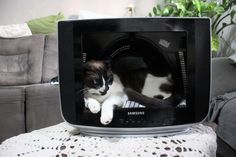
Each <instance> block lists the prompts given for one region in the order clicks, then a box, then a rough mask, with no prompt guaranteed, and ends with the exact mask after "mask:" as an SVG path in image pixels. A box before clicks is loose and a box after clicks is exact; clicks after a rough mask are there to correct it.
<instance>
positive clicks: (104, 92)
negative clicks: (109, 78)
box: [99, 90, 107, 95]
mask: <svg viewBox="0 0 236 157" xmlns="http://www.w3.org/2000/svg"><path fill="white" fill-rule="evenodd" d="M99 93H101V95H105V94H107V91H106V90H105V91H99Z"/></svg>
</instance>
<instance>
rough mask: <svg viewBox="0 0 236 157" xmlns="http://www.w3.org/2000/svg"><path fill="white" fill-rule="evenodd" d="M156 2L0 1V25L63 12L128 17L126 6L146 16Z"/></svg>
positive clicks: (115, 0) (103, 0) (136, 0)
mask: <svg viewBox="0 0 236 157" xmlns="http://www.w3.org/2000/svg"><path fill="white" fill-rule="evenodd" d="M156 1H157V0H148V1H147V0H0V25H3V24H15V23H23V22H25V21H27V20H30V19H33V18H38V17H43V16H47V15H51V14H57V13H58V12H60V11H61V12H63V13H64V15H65V16H66V17H68V16H69V15H73V14H78V13H79V11H81V10H87V11H92V12H96V13H100V14H108V15H112V16H118V17H124V16H128V13H127V6H128V5H129V4H134V5H135V7H136V8H135V9H136V15H138V16H146V15H147V14H148V12H149V10H150V9H151V8H152V7H153V5H154V4H155V2H156Z"/></svg>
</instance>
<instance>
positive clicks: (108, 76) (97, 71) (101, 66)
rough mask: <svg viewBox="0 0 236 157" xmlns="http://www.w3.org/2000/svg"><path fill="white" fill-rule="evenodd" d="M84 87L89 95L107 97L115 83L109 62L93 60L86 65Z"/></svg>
mask: <svg viewBox="0 0 236 157" xmlns="http://www.w3.org/2000/svg"><path fill="white" fill-rule="evenodd" d="M84 72H85V75H84V87H85V89H86V91H87V92H88V93H89V94H93V95H106V93H107V91H108V90H109V87H110V85H111V84H112V83H113V74H112V71H111V68H110V64H109V63H108V62H107V61H95V60H91V61H88V62H86V63H85V71H84Z"/></svg>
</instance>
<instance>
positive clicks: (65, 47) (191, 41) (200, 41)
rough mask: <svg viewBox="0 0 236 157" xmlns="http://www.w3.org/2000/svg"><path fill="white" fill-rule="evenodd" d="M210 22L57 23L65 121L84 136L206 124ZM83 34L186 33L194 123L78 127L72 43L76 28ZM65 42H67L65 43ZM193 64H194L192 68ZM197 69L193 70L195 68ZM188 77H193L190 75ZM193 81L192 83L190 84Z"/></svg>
mask: <svg viewBox="0 0 236 157" xmlns="http://www.w3.org/2000/svg"><path fill="white" fill-rule="evenodd" d="M210 25H211V21H210V19H209V18H166V17H165V18H114V19H89V20H70V21H60V22H59V23H58V49H59V82H60V84H59V86H60V102H61V112H62V116H63V119H64V120H65V121H66V122H68V123H69V124H71V125H73V126H75V127H78V128H80V129H81V132H83V133H85V134H90V135H91V134H92V135H103V136H111V135H112V136H115V135H116V136H118V135H122V136H124V135H147V134H148V135H153V134H155V135H156V134H158V135H160V134H173V133H176V132H178V131H184V130H186V128H187V126H190V125H193V124H195V123H199V122H201V121H203V120H204V119H205V117H206V115H207V113H208V108H209V98H210V84H211V81H210V79H211V77H210V74H211V61H210V58H211V47H210V43H211V30H210ZM75 27H76V29H79V30H80V32H93V31H94V32H114V31H116V32H132V31H133V32H137V31H149V32H152V31H153V32H155V31H185V32H187V49H188V52H191V53H192V54H191V55H188V56H187V60H188V61H187V65H188V69H191V70H190V72H193V73H194V74H195V77H194V78H191V79H189V81H190V83H192V84H194V86H192V87H191V88H192V92H191V100H190V101H191V103H193V102H194V104H199V105H194V108H192V110H194V113H195V114H194V115H192V116H193V117H194V122H192V123H187V124H182V125H173V126H164V127H144V128H140V127H137V128H123V127H116V128H109V127H106V126H104V127H95V126H86V125H78V124H76V123H77V122H76V117H77V115H76V108H75V105H74V103H75V102H74V99H75V98H74V93H73V90H72V89H74V71H73V70H74V67H73V58H74V56H73V53H68V52H73V51H74V50H73V40H74V33H73V32H74V28H75ZM65 39H66V40H65ZM190 62H191V64H189V63H190ZM193 65H194V67H193ZM188 77H191V74H189V76H188ZM191 81H192V82H191Z"/></svg>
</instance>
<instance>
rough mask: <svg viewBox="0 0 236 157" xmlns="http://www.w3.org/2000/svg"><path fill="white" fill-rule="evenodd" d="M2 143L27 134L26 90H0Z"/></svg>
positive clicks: (9, 88) (0, 139)
mask: <svg viewBox="0 0 236 157" xmlns="http://www.w3.org/2000/svg"><path fill="white" fill-rule="evenodd" d="M0 100H1V101H0V115H1V118H0V124H1V128H0V143H1V141H3V140H5V139H6V138H9V137H11V136H16V135H18V134H20V133H24V132H25V118H24V117H25V116H24V113H25V108H24V107H25V105H24V102H25V88H24V87H8V88H0Z"/></svg>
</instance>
